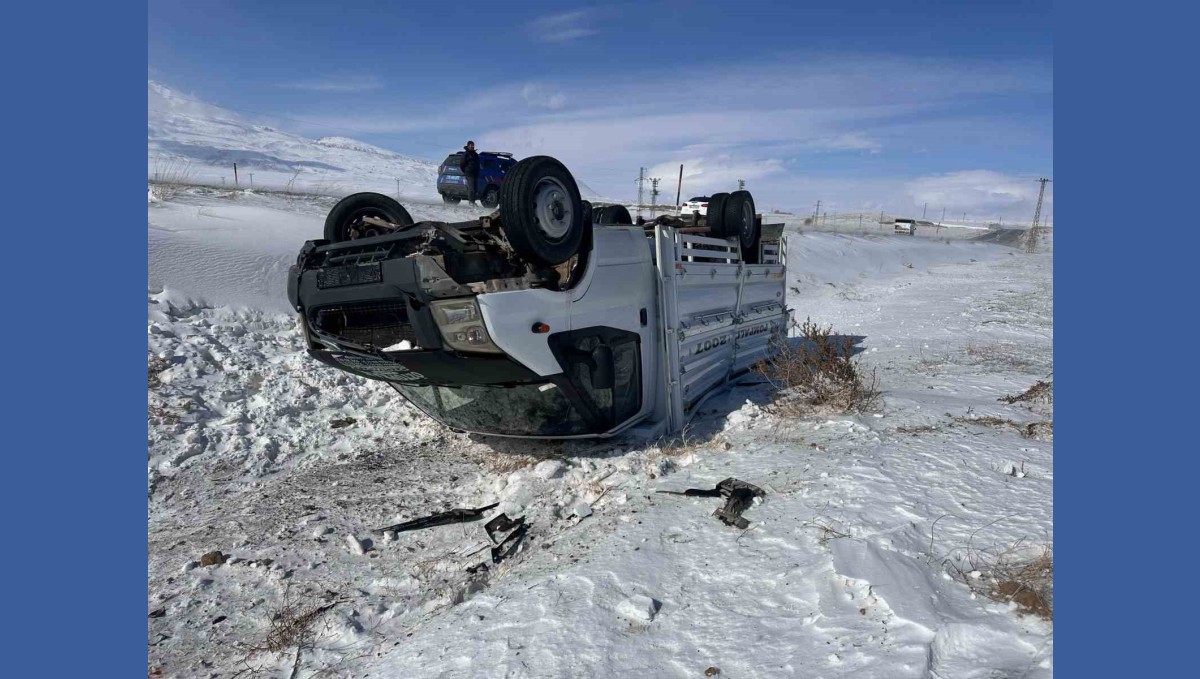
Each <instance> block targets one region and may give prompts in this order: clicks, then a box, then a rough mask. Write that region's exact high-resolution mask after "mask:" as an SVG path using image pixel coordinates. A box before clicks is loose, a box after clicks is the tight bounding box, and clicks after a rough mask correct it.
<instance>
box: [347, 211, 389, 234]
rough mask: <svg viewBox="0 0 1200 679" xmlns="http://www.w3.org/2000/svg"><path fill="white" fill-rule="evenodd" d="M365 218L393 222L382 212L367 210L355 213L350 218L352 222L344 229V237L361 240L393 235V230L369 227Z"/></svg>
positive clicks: (371, 225) (372, 225)
mask: <svg viewBox="0 0 1200 679" xmlns="http://www.w3.org/2000/svg"><path fill="white" fill-rule="evenodd" d="M364 217H376V218H378V219H382V220H384V221H386V222H390V221H391V217H389V216H388V215H387V214H385V213H384V212H383V211H382V210H376V209H373V208H366V209H362V210H359V211H358V212H355V213H354V215H353V216H352V217H351V218H350V222H349V223H348V224H346V226H345V227H344V228H343V232H344V233H343V235H344V236H345V239H346V240H358V239H359V238H372V237H374V236H383V235H386V234H389V233H392V230H391V229H385V228H383V227H380V226H375V225H374V224H370V225H367V224H365V223H364V222H363V218H364Z"/></svg>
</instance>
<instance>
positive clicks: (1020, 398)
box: [997, 380, 1054, 405]
mask: <svg viewBox="0 0 1200 679" xmlns="http://www.w3.org/2000/svg"><path fill="white" fill-rule="evenodd" d="M997 400H998V401H1003V402H1005V403H1009V404H1012V403H1045V404H1047V405H1053V404H1054V382H1052V381H1051V382H1044V381H1042V380H1038V382H1037V384H1034V385H1033V386H1032V387H1030V388H1028V389H1026V390H1025V391H1023V392H1021V393H1019V394H1017V395H1016V396H1001V397H1000V398H999V399H997Z"/></svg>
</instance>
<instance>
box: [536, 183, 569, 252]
mask: <svg viewBox="0 0 1200 679" xmlns="http://www.w3.org/2000/svg"><path fill="white" fill-rule="evenodd" d="M570 195H571V194H570V193H569V192H568V191H567V187H566V186H563V184H562V182H560V181H558V180H557V179H554V178H552V177H546V178H544V179H542V180H540V181H539V182H538V183H537V185H536V186H534V192H533V214H534V216H535V217H536V218H537V223H538V228H539V229H540V230H541V232H542V233H543V234H545V235H546V237H547V238H549V239H550V240H551V241H559V240H562V239H563V238H565V237H566V235H567V234H568V233H569V232H570V230H571V222H572V221H573V220H574V217H575V213H574V210H573V209H572V207H571V198H570Z"/></svg>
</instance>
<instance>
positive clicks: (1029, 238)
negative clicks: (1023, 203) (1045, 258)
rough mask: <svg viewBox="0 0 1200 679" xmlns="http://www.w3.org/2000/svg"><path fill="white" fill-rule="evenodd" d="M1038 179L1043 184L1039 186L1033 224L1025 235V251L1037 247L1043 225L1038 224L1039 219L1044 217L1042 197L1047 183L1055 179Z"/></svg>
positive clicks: (1031, 250)
mask: <svg viewBox="0 0 1200 679" xmlns="http://www.w3.org/2000/svg"><path fill="white" fill-rule="evenodd" d="M1037 181H1038V183H1040V184H1041V186H1039V187H1038V200H1037V207H1036V208H1034V210H1033V225H1032V226H1031V227H1030V228H1029V232H1028V233H1027V234H1026V235H1025V252H1033V251H1034V250H1036V249H1037V242H1038V239H1039V237H1040V236H1041V227H1039V226H1038V220H1040V219H1041V217H1042V198H1043V197H1044V196H1045V195H1046V184H1047V183H1049V182H1052V181H1054V180H1053V179H1046V178H1045V177H1039V178H1038V180H1037Z"/></svg>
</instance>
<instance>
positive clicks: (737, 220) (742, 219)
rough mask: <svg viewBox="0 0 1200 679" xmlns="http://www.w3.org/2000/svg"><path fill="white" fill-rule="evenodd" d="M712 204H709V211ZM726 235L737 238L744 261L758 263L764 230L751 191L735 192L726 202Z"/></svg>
mask: <svg viewBox="0 0 1200 679" xmlns="http://www.w3.org/2000/svg"><path fill="white" fill-rule="evenodd" d="M711 209H712V203H709V210H711ZM723 226H724V227H725V232H726V233H725V235H726V237H727V238H732V237H735V236H736V237H737V239H738V243H740V244H741V246H742V261H745V262H749V263H750V264H757V263H758V241H759V237H760V233H761V231H762V228H761V227H760V226H759V224H758V220H757V219H755V211H754V197H753V196H751V195H750V192H749V191H734V192H733V193H731V194H729V198H728V199H727V200H726V201H725V219H724V225H723Z"/></svg>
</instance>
